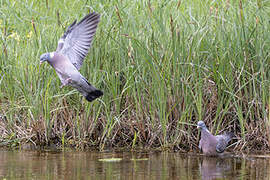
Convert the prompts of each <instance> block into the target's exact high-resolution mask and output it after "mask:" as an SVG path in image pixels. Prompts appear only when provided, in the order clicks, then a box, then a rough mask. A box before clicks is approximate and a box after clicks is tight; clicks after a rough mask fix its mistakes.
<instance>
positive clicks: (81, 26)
mask: <svg viewBox="0 0 270 180" xmlns="http://www.w3.org/2000/svg"><path fill="white" fill-rule="evenodd" d="M99 19H100V15H99V14H97V13H90V14H88V15H86V16H85V17H84V18H83V19H82V20H81V21H80V22H79V23H77V24H76V21H74V22H73V23H72V24H71V25H70V26H69V27H68V28H67V30H66V32H65V33H64V35H63V36H62V37H61V39H60V40H59V42H58V47H57V50H56V52H59V53H61V54H64V55H65V56H67V57H68V59H69V60H70V61H71V63H72V64H73V65H74V66H75V67H76V68H77V69H78V70H79V69H80V68H81V66H82V64H83V60H84V58H85V56H86V55H87V53H88V50H89V48H90V47H91V43H92V40H93V37H94V35H95V33H96V29H97V25H98V23H99Z"/></svg>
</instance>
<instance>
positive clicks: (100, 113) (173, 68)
mask: <svg viewBox="0 0 270 180" xmlns="http://www.w3.org/2000/svg"><path fill="white" fill-rule="evenodd" d="M89 11H96V12H98V13H100V14H101V15H102V16H101V22H100V24H99V27H98V30H97V34H96V36H95V39H94V43H93V44H92V48H91V50H90V53H89V55H88V56H87V58H86V60H85V62H84V65H83V67H82V69H81V72H82V74H83V75H84V76H85V77H86V78H87V79H89V81H90V82H91V83H92V84H93V85H95V86H96V87H97V88H100V89H102V90H103V91H104V96H103V97H102V98H100V99H98V100H95V101H94V102H92V103H88V102H87V101H86V100H85V99H84V98H83V97H82V96H81V95H80V94H79V93H77V92H76V91H75V90H74V89H72V88H69V87H65V88H63V89H60V81H59V79H58V77H57V76H56V74H55V72H54V70H53V69H52V68H51V67H50V66H49V65H48V64H46V65H42V66H41V65H40V64H39V56H40V55H41V54H42V53H44V52H46V51H54V50H55V49H56V45H57V41H58V39H59V38H60V36H61V35H62V34H63V32H64V29H65V27H67V26H68V25H69V24H70V23H71V22H73V20H74V19H81V18H82V17H83V16H84V15H85V14H87V13H88V12H89ZM269 12H270V1H267V0H265V1H263V0H257V1H256V0H254V1H248V0H245V1H244V0H242V1H241V0H237V1H232V0H224V1H212V0H206V1H200V0H195V1H194V0H187V1H180V0H171V1H163V0H159V1H150V0H149V1H148V0H145V1H120V0H113V1H109V0H95V1H81V0H67V1H64V3H63V2H62V1H53V0H43V1H34V0H33V1H23V0H12V1H11V0H10V1H8V0H0V37H1V38H0V44H1V45H0V46H1V54H0V58H1V59H0V115H1V117H0V134H1V136H0V144H1V145H2V146H9V147H13V146H15V147H18V146H19V147H23V146H24V145H25V144H31V145H34V146H45V145H56V146H57V147H60V148H64V147H70V146H71V147H75V148H86V147H96V148H98V149H100V150H103V149H107V148H130V149H140V148H146V149H150V148H160V149H162V150H166V149H176V150H185V151H189V150H198V148H197V145H198V140H199V134H198V131H197V129H196V127H194V126H190V125H189V124H196V122H197V121H199V120H204V121H205V122H206V124H207V126H208V127H209V128H210V130H211V131H212V132H213V133H220V132H223V131H233V132H235V133H236V135H237V137H238V138H239V139H238V141H237V143H236V144H235V145H234V146H233V148H234V149H235V150H241V151H247V150H249V149H251V148H252V150H265V149H268V148H270V147H269V146H270V112H269V109H270V95H269V92H270V81H269V80H270V21H269V20H270V13H269Z"/></svg>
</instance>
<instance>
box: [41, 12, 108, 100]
mask: <svg viewBox="0 0 270 180" xmlns="http://www.w3.org/2000/svg"><path fill="white" fill-rule="evenodd" d="M99 17H100V15H99V14H97V13H95V12H93V13H90V14H88V15H86V16H85V17H84V18H83V19H82V20H81V21H80V22H79V23H76V20H75V21H74V22H73V23H72V24H71V25H70V26H69V27H68V28H67V30H66V32H65V33H64V35H63V36H62V37H61V38H60V40H59V41H58V47H57V49H56V51H54V52H50V53H44V54H42V55H41V56H40V64H41V63H43V62H45V61H47V62H48V63H49V64H50V65H51V66H52V67H53V68H54V69H55V71H56V74H57V75H58V77H59V78H60V80H61V83H62V85H61V87H63V86H66V85H70V86H72V87H74V88H76V89H77V90H78V91H79V92H80V93H81V94H82V95H83V96H84V97H85V98H86V100H87V101H90V102H91V101H93V100H94V99H96V98H98V97H100V96H102V95H103V92H102V91H101V90H98V89H96V88H95V87H94V86H92V85H91V84H90V83H89V82H88V81H87V80H86V79H85V77H83V76H82V75H81V73H80V72H79V69H80V68H81V66H82V64H83V60H84V58H85V56H86V55H87V53H88V50H89V48H90V47H91V42H92V40H93V37H94V35H95V32H96V29H97V26H98V23H99Z"/></svg>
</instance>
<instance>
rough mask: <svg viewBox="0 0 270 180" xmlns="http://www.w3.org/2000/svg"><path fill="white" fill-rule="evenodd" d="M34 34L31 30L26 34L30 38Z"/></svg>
mask: <svg viewBox="0 0 270 180" xmlns="http://www.w3.org/2000/svg"><path fill="white" fill-rule="evenodd" d="M32 35H33V32H32V31H30V32H29V33H28V34H27V35H26V37H27V38H28V39H30V38H31V37H32Z"/></svg>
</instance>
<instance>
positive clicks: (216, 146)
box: [197, 121, 234, 155]
mask: <svg viewBox="0 0 270 180" xmlns="http://www.w3.org/2000/svg"><path fill="white" fill-rule="evenodd" d="M197 127H198V128H199V129H201V140H200V144H199V148H200V149H201V150H202V151H203V153H204V154H206V155H218V154H219V153H222V152H224V151H225V149H226V147H227V145H228V143H229V142H230V140H231V139H232V138H233V137H234V134H233V133H225V134H222V135H217V136H214V135H212V134H211V133H210V132H209V130H208V129H207V127H206V125H205V123H204V122H203V121H199V122H198V124H197Z"/></svg>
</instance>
